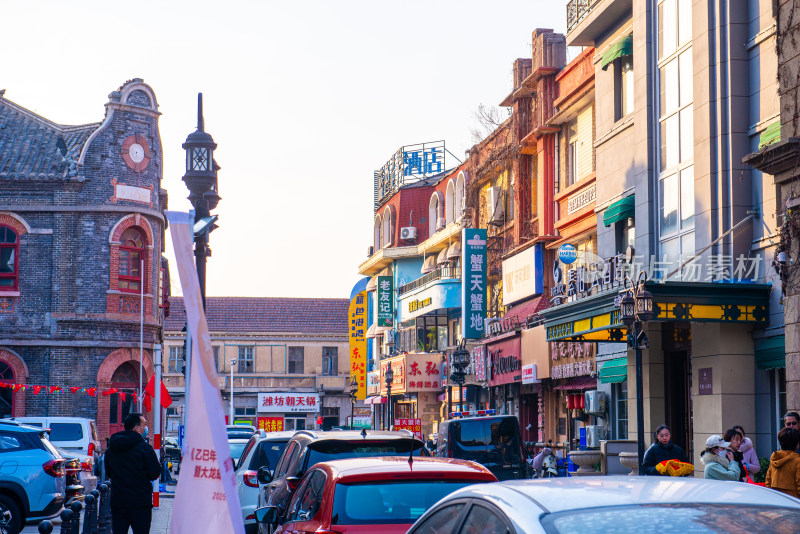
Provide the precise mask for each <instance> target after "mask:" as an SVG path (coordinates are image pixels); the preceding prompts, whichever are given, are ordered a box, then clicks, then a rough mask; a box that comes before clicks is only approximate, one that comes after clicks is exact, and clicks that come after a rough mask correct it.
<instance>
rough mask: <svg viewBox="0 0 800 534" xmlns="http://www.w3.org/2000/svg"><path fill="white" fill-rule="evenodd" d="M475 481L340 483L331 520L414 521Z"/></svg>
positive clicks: (367, 522)
mask: <svg viewBox="0 0 800 534" xmlns="http://www.w3.org/2000/svg"><path fill="white" fill-rule="evenodd" d="M474 483H475V481H474V480H473V481H460V480H447V481H444V480H438V481H430V480H425V481H410V482H383V483H369V484H337V485H336V490H335V493H334V496H333V511H332V512H331V524H332V525H382V524H398V523H399V524H405V523H408V524H411V523H413V522H414V521H416V520H417V519H418V518H419V516H421V515H422V514H424V513H425V510H427V509H428V508H430V507H431V506H433V505H434V504H435V503H436V502H437V501H439V500H440V499H442V498H444V497H445V496H447V495H449V494H451V493H452V492H454V491H456V490H457V489H459V488H463V487H464V486H467V485H469V484H474ZM582 534H585V533H582Z"/></svg>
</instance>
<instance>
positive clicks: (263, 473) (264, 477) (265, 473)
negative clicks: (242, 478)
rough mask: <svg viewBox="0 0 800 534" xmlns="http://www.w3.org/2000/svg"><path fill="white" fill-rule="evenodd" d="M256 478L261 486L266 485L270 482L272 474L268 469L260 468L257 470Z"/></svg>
mask: <svg viewBox="0 0 800 534" xmlns="http://www.w3.org/2000/svg"><path fill="white" fill-rule="evenodd" d="M256 478H257V479H258V481H259V482H260V483H262V484H268V483H269V482H271V481H272V472H271V471H270V470H269V468H268V467H264V466H261V467H259V468H258V472H257V473H256Z"/></svg>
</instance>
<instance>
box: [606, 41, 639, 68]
mask: <svg viewBox="0 0 800 534" xmlns="http://www.w3.org/2000/svg"><path fill="white" fill-rule="evenodd" d="M630 55H633V34H632V33H630V34H628V35H626V36H625V37H622V38H620V39H618V40H617V41H616V42H615V43H614V44H612V45H611V46H609V47H608V50H606V51H605V52H604V53H603V57H602V58H601V59H600V67H601V68H602V69H603V70H606V69H607V68H608V66H609V65H610V64H611V62H612V61H614V60H615V59H617V58H621V57H624V56H630Z"/></svg>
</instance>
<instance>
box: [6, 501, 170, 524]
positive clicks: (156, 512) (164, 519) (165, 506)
mask: <svg viewBox="0 0 800 534" xmlns="http://www.w3.org/2000/svg"><path fill="white" fill-rule="evenodd" d="M174 502H175V494H174V493H162V494H161V497H160V499H159V507H158V508H154V509H153V521H152V523H150V534H167V533H168V532H169V522H170V520H171V519H172V503H174ZM50 521H51V522H52V523H53V533H54V534H55V533H57V532H58V531H59V530H60V529H61V519H59V518H58V517H55V518H53V519H51V520H50ZM81 530H83V521H81ZM38 532H39V528H38V523H37V524H32V523H28V524H27V525H26V526H25V528H23V529H22V531H21V534H37V533H38Z"/></svg>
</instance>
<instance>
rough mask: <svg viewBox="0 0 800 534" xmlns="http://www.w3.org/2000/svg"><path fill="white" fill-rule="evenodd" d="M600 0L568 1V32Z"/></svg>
mask: <svg viewBox="0 0 800 534" xmlns="http://www.w3.org/2000/svg"><path fill="white" fill-rule="evenodd" d="M598 2H600V0H569V2H568V3H567V33H569V32H571V31H572V29H573V28H574V27H575V26H577V25H578V23H579V22H580V21H582V20H583V19H584V18H585V17H586V15H588V14H589V12H590V11H591V10H592V8H593V7H594V6H595V4H597V3H598Z"/></svg>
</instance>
